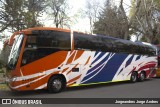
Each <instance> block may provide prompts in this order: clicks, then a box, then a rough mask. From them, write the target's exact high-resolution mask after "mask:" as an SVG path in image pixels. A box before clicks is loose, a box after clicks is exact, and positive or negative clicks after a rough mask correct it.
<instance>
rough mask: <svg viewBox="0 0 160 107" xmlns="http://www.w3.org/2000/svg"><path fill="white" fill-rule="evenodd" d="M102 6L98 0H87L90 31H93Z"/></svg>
mask: <svg viewBox="0 0 160 107" xmlns="http://www.w3.org/2000/svg"><path fill="white" fill-rule="evenodd" d="M101 9H102V6H101V5H100V2H99V1H98V0H88V1H86V11H85V14H86V16H87V17H88V19H89V23H90V32H91V33H93V29H94V23H95V22H96V21H97V20H98V16H99V12H100V11H101Z"/></svg>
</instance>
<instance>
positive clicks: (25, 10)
mask: <svg viewBox="0 0 160 107" xmlns="http://www.w3.org/2000/svg"><path fill="white" fill-rule="evenodd" d="M45 6H46V5H45V0H0V32H2V31H4V30H5V29H11V30H12V32H14V31H19V30H22V29H24V28H28V27H35V26H42V25H41V24H40V23H39V21H38V17H39V16H40V14H41V13H42V11H43V10H44V8H45Z"/></svg>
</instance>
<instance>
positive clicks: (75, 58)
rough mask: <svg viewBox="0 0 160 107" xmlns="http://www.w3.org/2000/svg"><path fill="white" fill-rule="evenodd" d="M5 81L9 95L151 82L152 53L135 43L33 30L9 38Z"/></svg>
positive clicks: (96, 36) (152, 70)
mask: <svg viewBox="0 0 160 107" xmlns="http://www.w3.org/2000/svg"><path fill="white" fill-rule="evenodd" d="M8 44H9V45H11V46H12V49H11V52H10V55H9V58H8V65H7V74H6V75H7V77H6V81H7V83H8V86H9V87H10V89H11V90H17V91H23V90H37V89H48V90H49V92H52V93H57V92H61V91H62V90H63V89H64V88H65V87H72V86H81V85H89V84H98V83H106V82H117V81H125V80H130V81H131V82H136V81H143V80H145V79H146V78H151V77H154V76H156V70H155V69H156V67H157V57H156V49H155V48H153V47H151V46H149V45H145V44H143V43H140V42H136V43H135V42H131V41H128V40H123V39H118V38H113V37H109V36H102V35H89V34H85V33H80V32H76V31H71V30H64V29H58V28H48V27H37V28H29V29H26V30H22V31H19V32H16V33H14V34H13V35H12V36H11V38H10V40H9V43H8Z"/></svg>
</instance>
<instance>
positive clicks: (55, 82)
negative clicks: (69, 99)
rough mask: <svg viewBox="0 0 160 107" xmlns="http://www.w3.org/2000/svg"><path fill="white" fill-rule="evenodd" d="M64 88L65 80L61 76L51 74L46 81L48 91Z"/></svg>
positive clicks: (57, 90) (56, 91)
mask: <svg viewBox="0 0 160 107" xmlns="http://www.w3.org/2000/svg"><path fill="white" fill-rule="evenodd" d="M64 88H65V82H64V80H63V78H62V77H61V76H52V77H51V78H50V79H49V81H48V91H49V92H50V93H59V92H61V91H62V90H63V89H64Z"/></svg>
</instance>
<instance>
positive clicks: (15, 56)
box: [8, 34, 23, 69]
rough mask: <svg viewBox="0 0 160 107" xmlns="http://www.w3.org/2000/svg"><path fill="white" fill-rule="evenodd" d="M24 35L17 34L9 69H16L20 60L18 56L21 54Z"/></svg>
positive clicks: (9, 60) (9, 59)
mask: <svg viewBox="0 0 160 107" xmlns="http://www.w3.org/2000/svg"><path fill="white" fill-rule="evenodd" d="M22 41H23V35H22V34H21V35H16V36H15V40H14V43H13V46H12V49H11V52H10V55H9V58H8V67H9V69H14V68H15V67H16V64H17V62H18V56H19V54H20V49H21V46H22Z"/></svg>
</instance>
